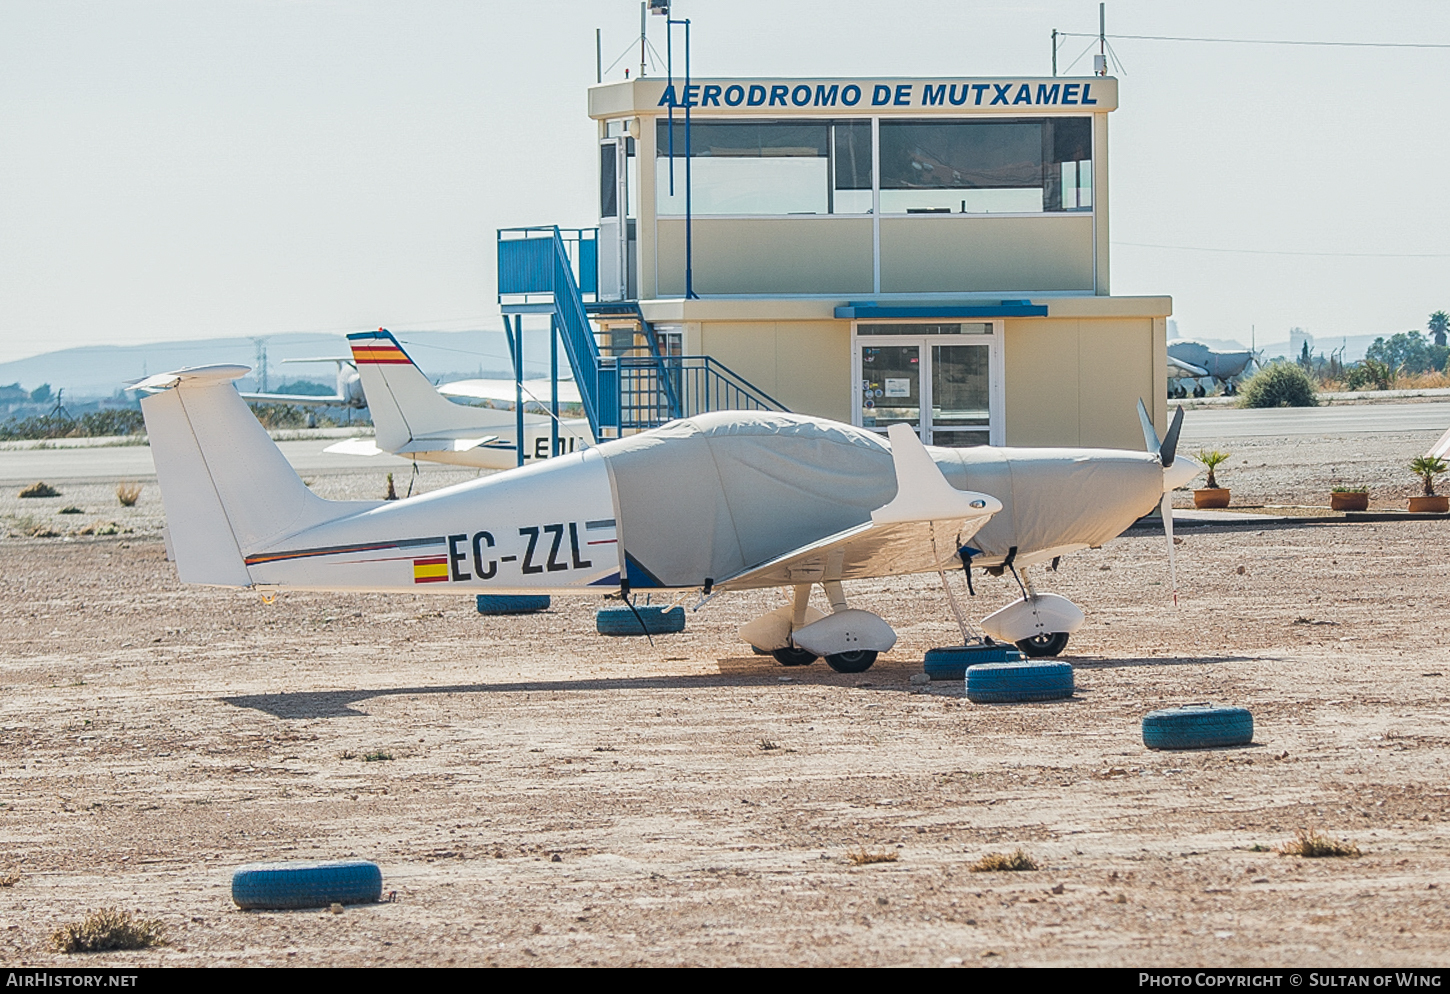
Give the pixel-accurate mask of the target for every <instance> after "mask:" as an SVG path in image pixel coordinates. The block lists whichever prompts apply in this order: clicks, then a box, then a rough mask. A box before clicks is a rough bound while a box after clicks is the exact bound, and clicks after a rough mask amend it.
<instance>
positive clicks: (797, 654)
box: [771, 645, 817, 666]
mask: <svg viewBox="0 0 1450 994" xmlns="http://www.w3.org/2000/svg"><path fill="white" fill-rule="evenodd" d="M771 655H772V656H774V657H775V661H776V662H777V663H780V665H782V666H809V665H811V663H814V662H815V661H816V658H817V657H816V654H815V653H814V652H810V651H808V650H806V649H798V648H796V647H795V646H793V645H788V646H786V647H785V648H784V649H776V650H775V651H774V652H772V653H771Z"/></svg>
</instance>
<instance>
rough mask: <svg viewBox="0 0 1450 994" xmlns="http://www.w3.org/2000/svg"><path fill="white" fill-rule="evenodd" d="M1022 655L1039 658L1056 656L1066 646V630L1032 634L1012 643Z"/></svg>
mask: <svg viewBox="0 0 1450 994" xmlns="http://www.w3.org/2000/svg"><path fill="white" fill-rule="evenodd" d="M1014 644H1015V645H1016V646H1017V648H1019V649H1021V650H1022V654H1023V655H1024V656H1031V657H1032V658H1034V659H1040V658H1042V657H1043V656H1057V655H1060V654H1061V653H1062V650H1063V649H1066V648H1067V632H1052V633H1051V634H1048V635H1034V636H1032V637H1031V638H1030V639H1023V640H1022V641H1020V642H1017V643H1014Z"/></svg>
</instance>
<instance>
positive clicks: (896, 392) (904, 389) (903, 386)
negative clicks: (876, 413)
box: [886, 376, 911, 397]
mask: <svg viewBox="0 0 1450 994" xmlns="http://www.w3.org/2000/svg"><path fill="white" fill-rule="evenodd" d="M886 396H888V397H910V396H911V379H910V377H906V376H903V377H901V378H900V379H898V378H896V377H894V376H888V377H886Z"/></svg>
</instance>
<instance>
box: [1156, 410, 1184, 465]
mask: <svg viewBox="0 0 1450 994" xmlns="http://www.w3.org/2000/svg"><path fill="white" fill-rule="evenodd" d="M1182 430H1183V408H1182V407H1175V408H1174V409H1173V423H1172V424H1171V425H1169V426H1168V434H1167V435H1165V436H1163V447H1162V448H1161V449H1159V450H1158V461H1159V462H1161V463H1162V464H1163V468H1164V469H1167V468H1168V467H1169V466H1172V465H1173V457H1174V455H1176V454H1177V452H1178V433H1179V432H1180V431H1182Z"/></svg>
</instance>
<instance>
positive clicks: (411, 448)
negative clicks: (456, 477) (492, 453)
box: [322, 435, 498, 456]
mask: <svg viewBox="0 0 1450 994" xmlns="http://www.w3.org/2000/svg"><path fill="white" fill-rule="evenodd" d="M497 440H498V436H497V435H484V436H483V437H482V438H415V439H414V440H413V441H411V442H409V443H408V444H407V445H405V446H403V447H402V448H401V449H399V450H398V451H397V455H400V456H410V455H418V454H420V453H423V452H467V451H468V450H469V449H476V448H478V447H479V446H480V445H486V444H487V443H489V442H493V441H497ZM322 451H323V452H334V453H336V454H338V455H343V456H377V455H382V454H383V450H382V449H380V448H378V446H377V443H376V442H374V441H373V440H372V439H371V438H347V439H343V440H342V441H341V442H337V443H335V444H333V445H329V446H328V447H327V448H325V449H323V450H322Z"/></svg>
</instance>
